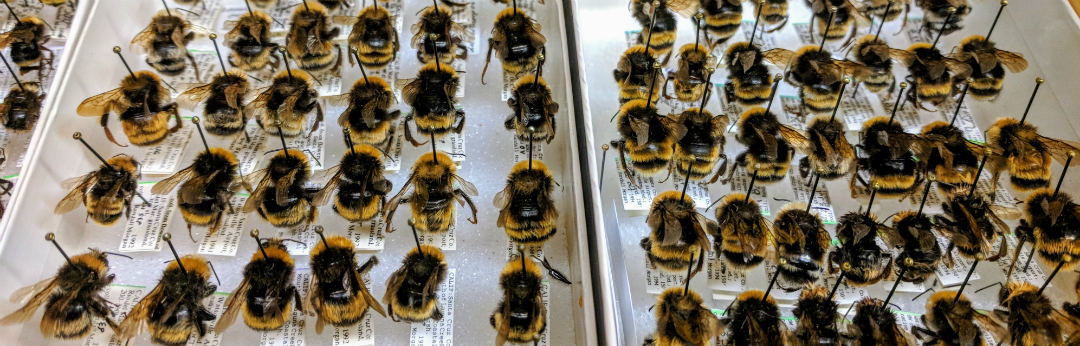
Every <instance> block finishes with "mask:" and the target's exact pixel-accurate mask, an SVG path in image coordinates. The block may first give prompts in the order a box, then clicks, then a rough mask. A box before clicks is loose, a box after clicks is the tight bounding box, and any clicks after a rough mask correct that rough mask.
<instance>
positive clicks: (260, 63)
mask: <svg viewBox="0 0 1080 346" xmlns="http://www.w3.org/2000/svg"><path fill="white" fill-rule="evenodd" d="M252 3H255V1H252ZM270 26H271V19H270V15H268V14H266V13H264V12H261V11H253V12H252V13H249V14H243V15H241V16H240V17H239V18H237V19H236V23H235V25H234V26H233V28H232V30H229V32H228V33H227V34H225V46H226V47H229V49H231V50H232V54H230V55H229V64H231V65H233V66H235V67H237V68H239V69H241V70H244V71H249V72H250V71H258V70H262V69H263V68H266V66H267V65H270V67H271V69H277V66H278V63H279V62H280V61H281V59H280V58H278V57H277V56H276V55H274V50H276V49H277V48H278V44H277V43H273V42H270Z"/></svg>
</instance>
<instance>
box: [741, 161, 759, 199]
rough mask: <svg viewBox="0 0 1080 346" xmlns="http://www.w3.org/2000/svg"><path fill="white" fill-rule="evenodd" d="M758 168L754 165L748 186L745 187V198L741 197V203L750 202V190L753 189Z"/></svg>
mask: <svg viewBox="0 0 1080 346" xmlns="http://www.w3.org/2000/svg"><path fill="white" fill-rule="evenodd" d="M759 166H760V165H759ZM758 168H759V167H754V175H753V176H751V177H750V186H748V187H746V198H743V203H747V202H750V192H751V191H754V182H755V181H757V171H758Z"/></svg>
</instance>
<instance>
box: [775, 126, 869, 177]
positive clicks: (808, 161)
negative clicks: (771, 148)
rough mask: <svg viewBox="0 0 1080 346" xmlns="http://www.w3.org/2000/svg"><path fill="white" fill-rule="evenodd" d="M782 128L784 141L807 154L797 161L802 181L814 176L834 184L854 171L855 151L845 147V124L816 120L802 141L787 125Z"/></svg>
mask: <svg viewBox="0 0 1080 346" xmlns="http://www.w3.org/2000/svg"><path fill="white" fill-rule="evenodd" d="M781 126H782V127H784V128H786V130H785V131H783V133H785V134H786V135H785V136H784V138H786V139H787V140H788V142H789V143H790V144H791V146H792V147H794V148H795V149H796V150H798V151H800V152H802V153H804V154H806V156H804V157H803V158H802V160H800V161H799V171H800V173H801V174H802V175H803V177H806V176H807V174H808V173H809V172H816V173H817V174H818V176H819V177H821V178H820V179H825V180H836V179H840V178H842V177H844V176H845V175H847V174H848V173H851V171H852V170H854V168H855V166H856V164H857V162H856V156H855V147H853V146H852V145H851V143H848V140H847V137H846V136H845V135H844V134H845V133H846V130H845V129H844V124H843V123H841V122H840V121H839V120H836V118H833V117H828V118H826V117H825V116H818V117H816V118H814V119H812V120H810V124H809V125H807V128H806V136H805V137H804V136H803V135H802V134H800V133H799V132H798V131H797V130H795V129H793V128H791V127H788V126H787V125H781Z"/></svg>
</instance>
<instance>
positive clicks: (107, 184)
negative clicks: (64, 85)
mask: <svg viewBox="0 0 1080 346" xmlns="http://www.w3.org/2000/svg"><path fill="white" fill-rule="evenodd" d="M73 137H74V138H75V139H77V140H79V141H80V142H82V143H83V145H85V146H86V148H87V149H89V150H90V152H92V153H94V156H96V157H97V158H98V160H101V168H98V169H97V170H95V171H93V172H90V173H87V174H86V175H84V176H81V177H75V178H71V179H68V180H65V181H64V182H63V183H61V184H60V185H61V186H63V187H65V188H70V189H71V192H69V193H68V194H67V195H66V196H64V199H62V200H60V203H58V204H57V205H56V208H55V209H53V213H54V214H57V215H60V214H64V213H67V212H69V211H72V210H74V209H75V208H76V207H78V206H79V204H80V203H82V204H84V205H86V217H87V218H89V219H90V220H94V223H96V224H98V225H101V226H112V225H113V224H115V223H116V221H117V220H120V215H121V214H125V215H131V199H132V198H134V197H135V195H137V194H138V191H137V190H136V189H137V186H138V183H139V179H140V178H142V173H141V172H140V171H139V162H138V161H135V158H133V157H131V156H128V155H124V154H120V155H116V156H113V157H111V158H109V159H108V160H105V159H104V158H102V157H101V155H98V153H97V152H96V151H94V148H91V147H90V145H89V144H86V141H83V139H82V134H81V133H78V132H76V133H75V134H74V135H73ZM139 198H142V196H139ZM143 202H146V200H145V199H143ZM146 203H147V204H149V202H146Z"/></svg>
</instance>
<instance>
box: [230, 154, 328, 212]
mask: <svg viewBox="0 0 1080 346" xmlns="http://www.w3.org/2000/svg"><path fill="white" fill-rule="evenodd" d="M308 178H311V166H310V165H309V164H308V158H307V156H305V155H304V153H303V152H301V151H299V150H296V149H284V150H282V151H279V152H278V153H277V154H274V156H273V157H271V158H270V163H268V164H267V165H266V168H263V169H261V170H259V171H256V172H254V173H251V174H248V176H246V177H244V184H245V186H255V188H254V190H251V196H249V197H248V199H247V202H245V203H244V207H243V208H242V209H241V211H243V212H245V213H250V212H253V211H258V212H259V216H261V217H262V218H263V220H266V221H267V222H269V223H270V224H271V225H274V227H278V228H291V227H295V226H297V225H299V224H301V223H311V222H313V221H315V217H316V216H317V215H318V210H317V209H316V206H315V205H314V204H313V203H312V195H313V194H314V192H315V191H312V190H313V189H310V188H306V187H304V185H305V184H306V183H307V181H308ZM249 190H250V188H249ZM271 192H272V193H271Z"/></svg>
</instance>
